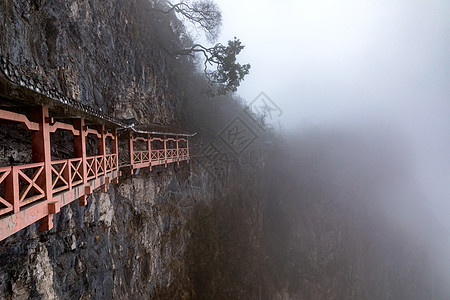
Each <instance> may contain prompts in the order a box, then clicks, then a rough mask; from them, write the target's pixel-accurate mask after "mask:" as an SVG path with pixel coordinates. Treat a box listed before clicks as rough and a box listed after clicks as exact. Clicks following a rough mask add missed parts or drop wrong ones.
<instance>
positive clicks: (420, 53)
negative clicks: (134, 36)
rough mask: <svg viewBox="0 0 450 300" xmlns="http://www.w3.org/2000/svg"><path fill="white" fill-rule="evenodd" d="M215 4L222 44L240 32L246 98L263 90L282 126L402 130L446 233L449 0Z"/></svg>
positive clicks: (449, 198) (449, 212)
mask: <svg viewBox="0 0 450 300" xmlns="http://www.w3.org/2000/svg"><path fill="white" fill-rule="evenodd" d="M216 2H217V3H218V4H219V6H220V7H221V9H222V11H223V17H224V26H223V30H222V36H221V38H220V42H222V43H226V41H227V40H229V39H232V38H233V37H234V36H237V37H238V38H240V39H241V41H242V42H243V44H245V45H246V48H245V49H244V51H243V52H242V53H241V55H240V57H239V60H240V62H241V63H247V62H249V63H250V64H251V65H252V69H251V70H250V75H248V77H247V78H246V79H245V81H244V82H243V83H242V84H241V87H240V89H239V90H238V93H239V94H240V95H241V96H242V97H243V98H244V99H245V100H247V101H248V102H250V101H252V100H253V99H254V98H255V97H256V96H257V95H258V94H259V93H260V92H261V91H264V92H265V93H266V94H267V95H268V96H269V97H270V98H271V99H272V100H273V101H274V102H276V103H277V105H278V106H279V107H280V108H281V109H282V110H283V112H284V113H283V115H282V116H281V124H282V127H283V128H285V129H288V130H292V129H295V130H297V129H298V128H299V126H300V127H301V126H305V125H308V126H311V125H312V126H346V125H347V126H358V124H362V123H364V122H368V120H370V121H371V122H373V123H379V124H380V125H382V126H392V128H395V130H398V131H400V132H402V134H404V135H405V137H407V139H408V141H409V142H410V143H411V147H410V148H411V149H410V150H411V151H412V152H413V154H414V160H415V161H414V164H415V166H414V167H415V169H416V171H417V174H418V176H419V177H420V180H419V181H420V182H421V183H420V184H422V185H423V186H424V189H425V190H426V199H424V201H428V202H430V206H431V207H434V211H435V213H436V214H438V215H439V219H440V220H441V222H443V223H446V222H448V223H447V225H448V228H449V232H450V221H449V220H450V175H449V174H450V130H449V128H450V83H449V82H450V1H448V0H408V1H407V0H368V1H363V0H314V1H313V0H310V1H293V0H281V1H280V0H278V1H275V0H258V1H256V0H255V1H248V0H247V1H242V0H239V1H238V0H217V1H216ZM380 147H382V145H381V146H380Z"/></svg>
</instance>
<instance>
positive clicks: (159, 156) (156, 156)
mask: <svg viewBox="0 0 450 300" xmlns="http://www.w3.org/2000/svg"><path fill="white" fill-rule="evenodd" d="M165 153H166V151H165V150H152V160H165V159H166V156H165Z"/></svg>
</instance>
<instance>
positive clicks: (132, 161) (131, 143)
mask: <svg viewBox="0 0 450 300" xmlns="http://www.w3.org/2000/svg"><path fill="white" fill-rule="evenodd" d="M128 143H129V148H130V164H131V166H130V170H131V174H133V168H134V149H133V133H132V132H131V130H130V131H129V134H128Z"/></svg>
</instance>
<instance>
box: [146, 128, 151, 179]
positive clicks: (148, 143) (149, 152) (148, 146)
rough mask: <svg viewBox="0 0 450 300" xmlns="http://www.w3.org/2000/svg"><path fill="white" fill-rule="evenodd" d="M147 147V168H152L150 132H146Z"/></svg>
mask: <svg viewBox="0 0 450 300" xmlns="http://www.w3.org/2000/svg"><path fill="white" fill-rule="evenodd" d="M147 149H148V168H149V169H150V171H151V170H152V138H151V136H150V133H149V134H147Z"/></svg>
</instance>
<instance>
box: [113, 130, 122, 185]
mask: <svg viewBox="0 0 450 300" xmlns="http://www.w3.org/2000/svg"><path fill="white" fill-rule="evenodd" d="M113 135H114V140H113V141H112V143H111V154H114V155H115V156H114V157H113V160H114V161H115V165H116V167H115V168H114V167H112V168H111V169H112V170H114V169H117V177H116V178H115V179H114V183H119V176H120V171H119V151H118V150H119V139H118V136H117V128H114V129H113ZM113 165H114V163H113Z"/></svg>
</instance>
